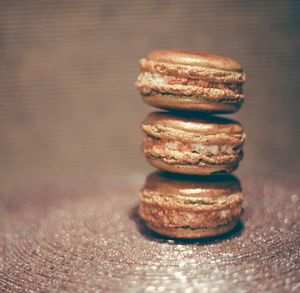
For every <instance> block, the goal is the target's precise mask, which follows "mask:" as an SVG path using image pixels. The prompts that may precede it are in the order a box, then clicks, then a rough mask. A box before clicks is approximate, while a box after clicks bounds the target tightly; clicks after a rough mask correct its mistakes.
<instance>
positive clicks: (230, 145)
mask: <svg viewBox="0 0 300 293" xmlns="http://www.w3.org/2000/svg"><path fill="white" fill-rule="evenodd" d="M142 130H143V132H144V133H145V138H144V142H143V145H142V150H143V152H144V154H145V156H146V158H147V160H148V161H149V163H150V164H152V165H153V166H154V167H157V168H159V169H161V170H165V171H169V172H174V173H182V174H195V175H209V174H212V173H230V172H232V171H234V170H235V169H236V168H237V167H238V164H239V162H240V160H241V159H242V157H243V150H242V146H243V144H244V141H245V134H244V132H243V129H242V126H241V125H240V124H239V123H238V122H235V121H233V120H229V119H225V118H219V117H208V116H202V117H200V116H199V115H198V116H196V115H188V116H187V115H182V114H176V115H174V114H171V113H167V112H153V113H150V114H149V115H148V117H147V118H146V120H145V121H144V122H143V123H142Z"/></svg>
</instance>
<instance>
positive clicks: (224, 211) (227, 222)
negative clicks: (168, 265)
mask: <svg viewBox="0 0 300 293" xmlns="http://www.w3.org/2000/svg"><path fill="white" fill-rule="evenodd" d="M242 200H243V193H242V190H241V186H240V183H239V181H238V179H237V178H236V177H234V176H230V175H226V176H205V177H204V176H197V177H196V176H188V175H178V174H168V173H163V172H154V173H152V174H150V175H149V176H148V177H147V180H146V183H145V186H144V188H143V189H142V190H141V192H140V206H139V215H140V217H141V218H142V219H143V220H144V221H145V222H146V225H147V226H148V227H149V228H150V229H151V230H153V231H155V232H157V233H159V234H162V235H165V236H169V237H174V238H199V237H208V236H216V235H219V234H223V233H225V232H227V231H229V230H231V229H232V228H233V227H234V226H235V225H236V223H237V222H238V219H239V216H240V214H241V204H242Z"/></svg>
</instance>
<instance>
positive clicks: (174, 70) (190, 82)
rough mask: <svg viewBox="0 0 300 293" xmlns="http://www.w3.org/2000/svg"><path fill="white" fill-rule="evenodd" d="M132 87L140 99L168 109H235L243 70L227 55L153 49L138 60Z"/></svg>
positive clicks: (242, 79) (218, 110)
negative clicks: (136, 76) (136, 90)
mask: <svg viewBox="0 0 300 293" xmlns="http://www.w3.org/2000/svg"><path fill="white" fill-rule="evenodd" d="M140 68H141V72H140V74H139V76H138V79H137V81H136V84H135V85H136V87H137V89H138V90H139V92H140V93H141V95H142V97H143V100H144V102H146V103H147V104H149V105H152V106H154V107H158V108H162V109H168V110H189V111H198V112H206V113H232V112H236V111H237V110H238V109H239V108H240V107H241V104H242V103H243V100H244V95H243V90H242V85H243V83H244V82H245V79H246V77H245V74H243V70H242V67H241V65H240V64H239V63H238V62H237V61H234V60H233V59H230V58H228V57H222V56H217V55H212V54H207V53H196V52H191V51H176V50H165V51H153V52H151V53H150V54H148V56H147V57H146V58H143V59H141V60H140Z"/></svg>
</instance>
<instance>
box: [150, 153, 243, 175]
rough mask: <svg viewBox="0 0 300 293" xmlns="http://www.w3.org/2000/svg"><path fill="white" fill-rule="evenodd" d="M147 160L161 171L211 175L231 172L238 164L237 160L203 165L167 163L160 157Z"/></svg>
mask: <svg viewBox="0 0 300 293" xmlns="http://www.w3.org/2000/svg"><path fill="white" fill-rule="evenodd" d="M146 158H147V161H148V162H149V163H150V164H151V165H152V166H153V167H155V168H158V169H160V170H163V171H168V172H172V173H180V174H191V175H211V174H222V173H232V172H233V171H234V170H236V169H237V167H238V166H239V163H238V162H234V163H232V164H220V165H213V164H209V163H203V165H188V164H185V165H183V164H182V165H181V164H169V163H166V162H164V161H163V160H162V159H160V158H153V157H146Z"/></svg>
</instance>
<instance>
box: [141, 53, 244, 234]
mask: <svg viewBox="0 0 300 293" xmlns="http://www.w3.org/2000/svg"><path fill="white" fill-rule="evenodd" d="M140 67H141V72H140V74H139V76H138V79H137V81H136V88H137V89H138V91H139V92H140V94H141V95H142V98H143V100H144V102H145V103H147V104H149V105H151V106H154V107H157V108H161V109H163V110H167V111H160V112H153V113H151V114H149V115H148V117H147V118H146V119H145V121H144V122H143V123H142V130H143V132H144V134H145V138H144V142H143V146H142V149H143V152H144V154H145V156H146V158H147V160H148V162H149V163H150V164H151V165H153V166H154V167H156V168H158V169H160V170H162V171H160V172H154V173H153V174H150V175H149V176H148V178H147V179H146V183H145V186H144V188H143V189H142V190H141V192H140V206H139V215H140V216H141V218H142V219H143V220H144V221H145V223H146V225H147V226H148V227H149V228H150V229H151V230H153V231H155V232H157V233H159V234H162V235H166V236H169V237H174V238H199V237H207V236H215V235H219V234H223V233H225V232H228V231H229V230H231V229H232V228H233V227H235V225H236V223H237V222H238V220H239V216H240V214H241V204H242V199H243V193H242V190H241V187H240V183H239V181H238V179H237V178H236V177H234V176H232V175H229V174H230V173H231V172H233V171H234V170H235V169H236V168H237V167H238V165H239V162H240V160H241V159H242V157H243V144H244V141H245V134H244V132H243V128H242V126H241V125H240V124H239V123H238V122H236V121H234V120H229V119H226V118H221V117H217V116H214V115H212V114H218V113H233V112H236V111H237V110H238V109H239V108H240V107H241V105H242V103H243V99H244V96H243V90H242V85H243V83H244V82H245V74H243V72H242V67H241V65H240V64H239V63H238V62H236V61H234V60H232V59H230V58H227V57H221V56H216V55H211V54H206V53H195V52H188V51H174V50H167V51H154V52H151V53H150V54H149V55H148V56H147V57H146V58H144V59H141V60H140Z"/></svg>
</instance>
